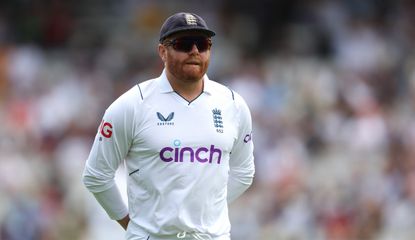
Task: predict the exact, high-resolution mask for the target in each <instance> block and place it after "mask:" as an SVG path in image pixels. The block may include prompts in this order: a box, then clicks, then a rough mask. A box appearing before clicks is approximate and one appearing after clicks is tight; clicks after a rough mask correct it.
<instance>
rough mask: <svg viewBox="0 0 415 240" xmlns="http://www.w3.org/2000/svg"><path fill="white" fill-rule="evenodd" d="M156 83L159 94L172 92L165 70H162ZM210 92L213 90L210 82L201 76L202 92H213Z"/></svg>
mask: <svg viewBox="0 0 415 240" xmlns="http://www.w3.org/2000/svg"><path fill="white" fill-rule="evenodd" d="M158 82H159V86H160V92H161V93H169V92H174V90H173V88H172V87H171V85H170V82H169V80H168V79H167V76H166V69H163V72H162V73H161V75H160V77H159V79H158ZM212 90H213V85H212V81H211V80H210V79H209V77H208V76H207V75H206V74H205V75H204V76H203V92H205V93H208V94H212V92H213V91H212Z"/></svg>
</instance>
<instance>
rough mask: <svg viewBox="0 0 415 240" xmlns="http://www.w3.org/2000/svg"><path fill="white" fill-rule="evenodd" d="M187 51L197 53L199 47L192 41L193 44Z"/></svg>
mask: <svg viewBox="0 0 415 240" xmlns="http://www.w3.org/2000/svg"><path fill="white" fill-rule="evenodd" d="M189 53H193V54H194V53H199V49H198V48H197V46H196V44H195V43H193V45H192V50H190V52H189Z"/></svg>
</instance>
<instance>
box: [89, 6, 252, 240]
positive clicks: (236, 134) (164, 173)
mask: <svg viewBox="0 0 415 240" xmlns="http://www.w3.org/2000/svg"><path fill="white" fill-rule="evenodd" d="M214 35H215V32H213V31H212V30H210V29H209V28H208V27H207V25H206V23H205V21H204V20H203V19H202V18H201V17H199V16H198V15H196V14H192V13H177V14H174V15H173V16H171V17H169V18H168V19H167V20H166V21H165V22H164V24H163V26H162V28H161V31H160V44H159V45H158V52H159V56H160V58H161V59H162V61H163V62H164V66H165V69H164V70H163V72H162V74H161V76H160V77H158V78H155V79H151V80H148V81H145V82H143V83H140V84H138V85H136V86H134V87H133V88H132V89H130V90H129V91H127V92H126V93H124V94H123V95H122V96H121V97H120V98H118V99H117V100H116V101H115V102H114V103H113V104H111V106H110V107H109V108H108V109H107V110H106V112H105V114H104V117H103V120H102V123H101V125H100V127H99V129H98V133H97V135H96V138H95V141H94V144H93V146H92V149H91V153H90V155H89V157H88V160H87V163H86V166H85V171H84V175H83V181H84V184H85V186H86V187H87V188H88V189H89V190H90V191H91V192H92V193H93V194H94V196H95V197H96V199H97V200H98V202H99V203H100V204H101V206H102V207H103V208H104V209H105V210H106V212H107V213H108V215H109V216H110V217H111V218H112V219H114V220H117V221H118V223H119V224H120V225H121V226H122V227H123V228H124V229H126V230H127V233H126V239H140V240H141V239H146V240H148V239H151V240H154V239H218V240H222V239H230V222H229V217H228V203H230V202H232V201H233V200H235V199H236V198H237V197H239V196H240V195H241V194H242V193H243V192H244V191H245V190H246V189H247V188H248V187H249V186H250V185H251V183H252V179H253V176H254V157H253V143H252V140H251V131H252V122H251V116H250V112H249V109H248V107H247V105H246V104H245V102H244V100H243V99H242V98H241V97H240V96H239V95H238V94H237V93H235V92H233V91H232V90H230V89H228V88H227V87H225V86H223V85H221V84H219V83H216V82H214V81H211V80H210V79H209V78H208V76H207V75H206V71H207V69H208V65H209V59H210V48H211V45H212V40H211V37H212V36H214ZM122 163H124V164H125V166H126V169H127V172H128V175H127V176H126V177H127V192H128V206H129V208H128V210H127V208H126V206H125V205H124V204H123V201H122V200H121V196H120V193H119V191H118V188H117V186H116V185H115V183H114V173H115V171H116V170H117V168H118V166H119V165H120V164H122Z"/></svg>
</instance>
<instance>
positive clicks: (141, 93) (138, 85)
mask: <svg viewBox="0 0 415 240" xmlns="http://www.w3.org/2000/svg"><path fill="white" fill-rule="evenodd" d="M137 87H138V90H139V91H140V96H141V100H144V97H143V92H142V91H141V87H140V84H137Z"/></svg>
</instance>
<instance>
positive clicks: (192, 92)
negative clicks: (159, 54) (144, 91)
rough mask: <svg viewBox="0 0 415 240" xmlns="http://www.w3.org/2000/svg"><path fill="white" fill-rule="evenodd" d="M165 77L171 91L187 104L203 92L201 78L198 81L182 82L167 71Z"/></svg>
mask: <svg viewBox="0 0 415 240" xmlns="http://www.w3.org/2000/svg"><path fill="white" fill-rule="evenodd" d="M166 75H167V79H168V80H169V82H170V85H171V87H172V88H173V90H174V91H175V92H177V93H178V94H179V95H180V96H181V97H183V98H184V99H186V100H187V101H188V102H191V101H193V100H194V99H196V98H197V97H198V96H199V95H200V94H201V93H202V92H203V78H201V79H198V80H182V79H177V78H176V77H174V76H173V75H172V74H171V73H169V72H168V71H167V72H166Z"/></svg>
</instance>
